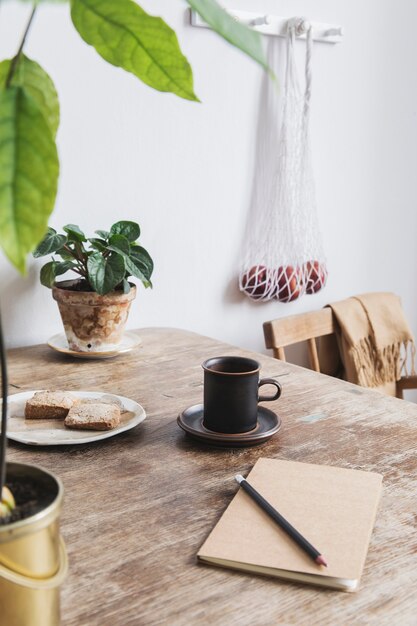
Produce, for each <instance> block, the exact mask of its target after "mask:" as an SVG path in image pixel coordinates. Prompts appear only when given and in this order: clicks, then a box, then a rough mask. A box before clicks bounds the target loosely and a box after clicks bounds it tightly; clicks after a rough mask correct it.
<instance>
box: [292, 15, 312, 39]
mask: <svg viewBox="0 0 417 626" xmlns="http://www.w3.org/2000/svg"><path fill="white" fill-rule="evenodd" d="M287 28H288V30H290V29H291V28H293V29H294V33H295V34H296V36H297V37H300V36H301V35H305V34H306V33H307V32H308V30H309V29H310V28H311V24H310V22H309V21H308V19H307V18H305V17H292V18H291V19H290V20H288V22H287Z"/></svg>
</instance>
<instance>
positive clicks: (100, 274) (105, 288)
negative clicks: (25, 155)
mask: <svg viewBox="0 0 417 626" xmlns="http://www.w3.org/2000/svg"><path fill="white" fill-rule="evenodd" d="M63 230H64V233H63V234H58V233H57V232H56V231H55V230H54V229H53V228H48V230H47V233H46V235H45V237H44V238H43V239H42V241H41V242H40V244H39V245H38V247H37V248H36V250H35V252H34V253H33V255H34V256H35V257H43V256H47V255H50V254H52V260H51V261H49V262H48V263H46V264H45V265H44V266H43V267H42V269H41V273H40V279H41V283H42V284H43V285H45V287H49V288H52V293H53V297H54V299H55V300H56V301H57V302H58V306H59V310H60V313H61V317H62V321H63V324H64V329H65V333H66V336H67V340H68V345H69V347H70V349H71V350H75V351H77V352H97V351H102V350H109V349H110V348H114V347H115V346H117V345H118V344H119V342H120V340H121V337H122V333H123V329H124V326H125V324H126V320H127V316H128V314H129V309H130V304H131V302H132V300H133V298H134V297H135V295H136V287H135V286H134V285H133V284H132V283H130V282H129V280H128V279H129V277H130V276H134V277H135V278H138V279H139V280H140V281H141V282H142V283H143V285H144V286H145V287H146V288H147V287H151V286H152V283H151V276H152V272H153V261H152V258H151V256H150V254H149V253H148V252H147V250H145V248H143V247H142V246H140V245H139V244H138V242H137V239H138V238H139V236H140V227H139V224H137V223H136V222H130V221H120V222H116V223H115V224H113V226H112V227H111V228H110V230H108V231H106V230H97V231H96V232H95V234H96V235H97V236H96V237H90V238H87V237H86V236H85V234H84V233H83V232H82V230H81V229H80V228H79V226H76V225H75V224H67V226H64V228H63ZM57 257H59V259H60V260H59V259H58V258H57ZM67 272H74V273H75V274H77V275H78V278H77V279H75V280H66V281H61V282H56V278H57V277H58V276H62V275H64V274H66V273H67Z"/></svg>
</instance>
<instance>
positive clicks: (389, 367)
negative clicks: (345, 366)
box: [350, 337, 416, 387]
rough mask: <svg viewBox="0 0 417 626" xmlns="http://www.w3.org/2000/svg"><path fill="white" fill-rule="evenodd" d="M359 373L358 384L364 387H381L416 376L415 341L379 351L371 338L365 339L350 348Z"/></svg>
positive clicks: (399, 343) (393, 345)
mask: <svg viewBox="0 0 417 626" xmlns="http://www.w3.org/2000/svg"><path fill="white" fill-rule="evenodd" d="M350 352H351V356H352V359H353V362H354V365H355V369H356V371H357V373H358V384H359V385H362V386H363V387H379V386H380V385H384V384H385V383H389V382H392V381H394V380H399V379H400V378H401V376H402V375H405V376H408V375H409V363H410V364H411V373H412V374H415V355H416V347H415V344H414V341H412V340H406V341H402V342H398V343H395V344H392V345H390V346H386V347H385V348H384V349H383V350H382V351H381V350H377V348H376V346H375V344H374V342H373V341H372V338H371V337H365V338H364V339H361V341H360V342H359V343H358V344H356V345H355V346H351V348H350Z"/></svg>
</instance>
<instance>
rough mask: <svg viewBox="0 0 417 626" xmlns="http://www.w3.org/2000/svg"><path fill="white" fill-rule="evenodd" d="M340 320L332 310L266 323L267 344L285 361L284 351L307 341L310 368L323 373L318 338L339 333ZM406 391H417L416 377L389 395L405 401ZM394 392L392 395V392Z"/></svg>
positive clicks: (398, 384)
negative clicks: (337, 319) (338, 321)
mask: <svg viewBox="0 0 417 626" xmlns="http://www.w3.org/2000/svg"><path fill="white" fill-rule="evenodd" d="M337 326H338V324H337V321H336V320H335V319H334V316H333V313H332V310H331V309H330V308H325V309H320V310H319V311H311V312H309V313H301V314H299V315H292V316H290V317H283V318H281V319H276V320H272V321H270V322H265V323H264V325H263V329H264V337H265V345H266V347H267V348H269V349H271V350H272V351H273V354H274V357H275V358H276V359H280V360H281V361H285V360H286V358H285V348H286V347H287V346H292V345H294V344H296V343H299V342H302V341H306V342H307V348H308V356H309V362H310V368H311V369H312V370H314V371H316V372H320V362H319V356H318V351H317V343H316V339H318V338H319V337H324V336H326V335H332V334H333V333H335V332H336V329H337ZM405 389H417V376H403V377H402V378H401V379H400V380H398V381H397V382H396V383H393V386H392V390H390V395H395V396H396V397H397V398H401V399H403V392H404V390H405ZM391 391H392V393H391Z"/></svg>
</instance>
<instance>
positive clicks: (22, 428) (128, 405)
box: [7, 391, 146, 446]
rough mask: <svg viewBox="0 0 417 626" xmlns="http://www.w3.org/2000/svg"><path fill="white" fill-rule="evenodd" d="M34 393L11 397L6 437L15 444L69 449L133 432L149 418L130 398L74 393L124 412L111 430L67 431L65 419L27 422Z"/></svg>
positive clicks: (101, 393) (106, 394)
mask: <svg viewBox="0 0 417 626" xmlns="http://www.w3.org/2000/svg"><path fill="white" fill-rule="evenodd" d="M34 393H35V391H23V392H21V393H16V394H14V395H12V396H9V406H8V414H9V415H8V432H7V436H8V438H9V439H12V440H13V441H18V442H19V443H26V444H28V445H31V446H64V445H65V446H68V445H74V444H78V443H91V442H92V441H99V440H100V439H107V438H108V437H114V436H115V435H118V434H119V433H123V432H124V431H126V430H130V429H131V428H134V427H135V426H137V425H138V424H140V423H141V422H143V420H144V419H145V418H146V413H145V409H144V408H143V407H142V406H141V405H140V404H138V403H137V402H135V401H134V400H130V399H129V398H124V397H123V396H116V395H113V394H110V393H103V392H101V391H71V392H70V393H71V394H72V395H73V396H75V397H77V398H80V399H81V400H85V399H94V400H98V401H100V402H115V403H116V404H118V405H119V406H120V410H121V418H120V425H119V426H116V428H113V429H112V430H76V429H74V428H67V427H66V426H65V425H64V420H63V419H30V420H27V419H25V404H26V401H27V400H29V398H31V397H32V396H33V394H34Z"/></svg>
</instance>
